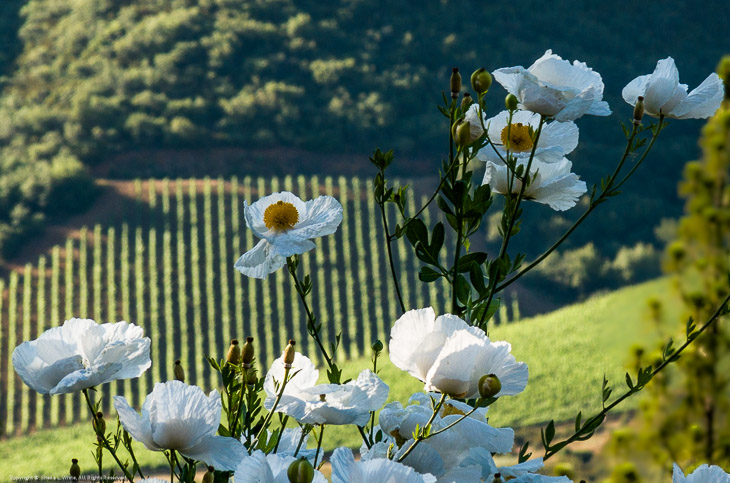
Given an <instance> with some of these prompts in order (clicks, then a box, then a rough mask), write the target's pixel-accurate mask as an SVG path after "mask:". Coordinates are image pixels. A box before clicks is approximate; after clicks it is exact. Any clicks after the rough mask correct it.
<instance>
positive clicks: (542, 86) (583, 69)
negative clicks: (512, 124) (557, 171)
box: [494, 50, 611, 122]
mask: <svg viewBox="0 0 730 483" xmlns="http://www.w3.org/2000/svg"><path fill="white" fill-rule="evenodd" d="M494 80H496V81H497V82H499V83H500V84H502V87H504V88H505V89H507V92H509V93H510V94H513V95H514V96H515V97H517V100H518V101H519V102H520V104H521V106H522V109H525V110H528V111H532V112H536V113H538V114H542V115H543V116H546V117H552V118H554V119H555V120H556V121H560V122H565V121H574V120H576V119H578V118H579V117H581V116H583V115H584V114H592V115H594V116H608V115H609V114H611V109H609V108H608V103H606V102H605V101H603V80H602V79H601V75H600V74H599V73H598V72H595V71H594V70H593V69H591V68H590V67H588V66H587V65H586V64H585V62H578V61H577V60H576V61H573V63H572V64H571V63H570V62H568V61H567V60H563V59H562V57H560V56H559V55H555V54H553V51H552V50H548V51H546V52H545V55H543V56H542V57H540V58H539V59H537V60H536V61H535V62H534V63H533V64H532V65H531V66H530V67H529V68H527V69H525V68H524V67H522V66H517V67H505V68H502V69H497V70H496V71H494Z"/></svg>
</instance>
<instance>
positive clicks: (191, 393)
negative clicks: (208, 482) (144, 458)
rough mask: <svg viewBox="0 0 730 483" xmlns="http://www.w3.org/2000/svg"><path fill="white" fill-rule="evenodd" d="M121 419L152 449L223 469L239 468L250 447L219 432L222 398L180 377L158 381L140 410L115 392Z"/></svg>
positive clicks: (125, 426)
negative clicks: (175, 452)
mask: <svg viewBox="0 0 730 483" xmlns="http://www.w3.org/2000/svg"><path fill="white" fill-rule="evenodd" d="M114 408H115V409H116V410H117V413H119V421H120V422H121V423H122V426H124V429H126V430H127V432H128V433H129V434H131V435H132V437H133V438H134V439H136V440H137V441H139V442H141V443H142V444H144V445H145V447H146V448H147V449H149V450H151V451H164V450H176V451H178V452H179V453H180V454H181V455H183V456H187V457H188V458H191V459H194V460H197V461H202V462H204V463H205V464H207V465H209V466H213V467H215V468H216V469H219V470H230V471H233V470H235V469H236V467H237V466H238V464H239V463H240V462H241V460H242V459H243V458H244V456H246V449H245V448H244V446H243V445H242V444H241V442H240V441H238V440H236V439H234V438H228V437H224V436H217V435H216V431H218V426H219V425H220V421H221V409H222V406H221V398H220V394H218V391H216V390H213V391H211V392H210V394H209V395H208V396H206V395H205V394H204V393H203V390H202V389H200V388H199V387H198V386H189V385H187V384H185V383H184V382H180V381H169V382H165V383H160V382H158V383H157V384H155V388H154V389H153V391H152V392H151V393H150V394H148V395H147V398H146V399H145V401H144V404H143V405H142V414H139V413H137V411H135V410H134V409H133V408H132V407H131V406H130V405H129V403H127V400H126V399H125V398H124V397H123V396H114Z"/></svg>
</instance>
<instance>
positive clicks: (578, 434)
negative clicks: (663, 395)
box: [543, 295, 730, 461]
mask: <svg viewBox="0 0 730 483" xmlns="http://www.w3.org/2000/svg"><path fill="white" fill-rule="evenodd" d="M728 302H730V295H728V296H726V297H725V299H724V300H723V301H722V303H721V304H720V306H719V307H718V308H717V310H716V311H715V313H714V314H713V315H712V316H711V317H710V318H709V319H708V320H707V322H705V323H704V325H703V326H702V327H700V328H699V329H697V330H696V331H695V332H693V333H692V337H687V340H686V341H685V342H684V344H682V345H681V346H680V347H679V348H678V349H677V350H676V351H675V352H674V353H672V355H671V357H667V358H666V359H664V360H663V361H662V363H661V364H659V365H658V366H657V367H656V369H654V370H653V371H652V372H651V374H650V376H649V379H648V380H647V383H648V382H649V381H651V379H653V378H654V376H656V375H657V374H659V372H661V371H662V370H663V369H664V368H665V367H667V366H668V365H669V364H671V363H672V362H675V361H676V360H677V359H678V358H679V357H678V356H679V355H680V354H681V353H682V352H683V351H684V350H685V349H686V348H687V347H689V346H690V345H691V344H692V342H694V341H695V340H697V339H698V338H699V336H700V335H701V334H702V332H704V331H705V330H706V329H707V328H708V327H710V326H711V325H712V324H713V323H714V322H715V321H716V320H718V319H719V318H720V316H722V315H724V313H725V312H726V311H727V309H728ZM644 387H645V385H638V384H637V385H635V386H634V387H632V388H630V389H629V390H628V391H626V392H625V393H624V394H622V395H621V396H620V397H619V398H617V399H616V400H615V401H613V402H612V403H611V404H609V405H608V406H605V407H604V408H603V409H602V410H601V412H599V413H598V414H596V415H595V416H593V417H591V418H590V419H588V420H587V421H586V422H585V423H584V424H583V425H582V426H581V428H580V429H579V430H577V431H576V432H575V433H573V435H571V436H570V437H568V438H567V439H565V440H563V441H561V442H559V443H557V444H555V445H552V448H555V449H552V448H546V449H545V456H544V457H543V461H544V460H547V459H548V458H550V457H552V456H553V455H555V454H556V453H557V452H558V451H560V450H562V449H563V448H565V447H566V446H567V445H569V444H570V443H573V442H575V441H578V440H580V439H581V438H583V439H585V433H586V431H585V430H584V429H585V428H586V427H589V425H591V424H595V422H596V421H600V422H599V423H598V424H596V426H595V428H593V430H591V433H592V431H595V429H596V428H598V426H600V424H601V422H603V419H604V418H605V416H606V414H608V412H609V411H611V410H612V409H613V408H615V407H616V406H618V405H619V404H621V403H622V402H623V401H624V400H625V399H627V398H628V397H629V396H632V395H633V394H636V393H637V392H640V391H641V390H642V389H643V388H644Z"/></svg>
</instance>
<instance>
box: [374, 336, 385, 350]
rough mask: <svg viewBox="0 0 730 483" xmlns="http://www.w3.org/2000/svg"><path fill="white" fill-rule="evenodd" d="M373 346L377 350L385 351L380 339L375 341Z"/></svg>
mask: <svg viewBox="0 0 730 483" xmlns="http://www.w3.org/2000/svg"><path fill="white" fill-rule="evenodd" d="M372 348H373V350H374V351H375V352H382V351H383V343H382V342H380V339H378V340H376V341H375V342H373V345H372Z"/></svg>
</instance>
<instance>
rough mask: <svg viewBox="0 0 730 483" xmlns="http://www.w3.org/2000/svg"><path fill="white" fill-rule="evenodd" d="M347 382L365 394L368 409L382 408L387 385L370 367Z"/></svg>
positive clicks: (386, 397)
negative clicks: (353, 379) (354, 379)
mask: <svg viewBox="0 0 730 483" xmlns="http://www.w3.org/2000/svg"><path fill="white" fill-rule="evenodd" d="M348 384H354V385H355V386H357V387H358V388H359V389H360V390H361V391H363V392H364V393H365V394H366V395H367V410H368V411H377V410H378V409H380V408H382V407H383V404H385V401H386V400H387V399H388V393H389V392H390V388H389V387H388V385H387V384H386V383H385V382H383V380H382V379H380V378H379V377H378V376H377V375H376V374H375V373H374V372H373V371H371V370H370V369H365V370H364V371H362V372H361V373H360V375H359V376H358V377H357V380H356V381H352V382H349V383H348Z"/></svg>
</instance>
